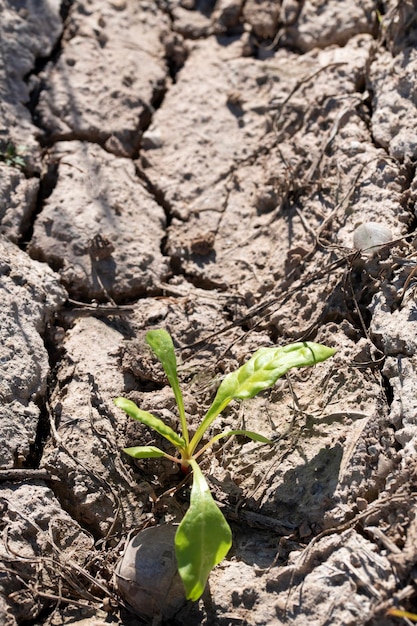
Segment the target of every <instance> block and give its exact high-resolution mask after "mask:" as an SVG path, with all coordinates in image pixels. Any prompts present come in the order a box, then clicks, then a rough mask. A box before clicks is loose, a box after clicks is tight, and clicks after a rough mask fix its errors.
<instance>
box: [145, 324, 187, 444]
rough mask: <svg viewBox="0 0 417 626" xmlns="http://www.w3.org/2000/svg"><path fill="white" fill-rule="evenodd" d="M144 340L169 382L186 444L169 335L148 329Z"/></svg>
mask: <svg viewBox="0 0 417 626" xmlns="http://www.w3.org/2000/svg"><path fill="white" fill-rule="evenodd" d="M146 342H147V343H148V345H149V346H150V347H151V348H152V351H153V352H154V354H155V355H156V356H157V357H158V359H159V360H160V361H161V363H162V367H163V368H164V371H165V374H166V375H167V378H168V381H169V384H170V385H171V387H172V391H173V392H174V396H175V400H176V403H177V406H178V412H179V415H180V421H181V429H182V434H183V437H184V439H185V441H186V443H187V445H188V441H189V437H188V429H187V422H186V419H185V410H184V401H183V399H182V393H181V389H180V386H179V382H178V376H177V359H176V356H175V349H174V344H173V342H172V339H171V335H170V334H169V333H168V332H167V331H166V330H164V329H163V328H159V329H158V330H150V331H148V332H147V333H146Z"/></svg>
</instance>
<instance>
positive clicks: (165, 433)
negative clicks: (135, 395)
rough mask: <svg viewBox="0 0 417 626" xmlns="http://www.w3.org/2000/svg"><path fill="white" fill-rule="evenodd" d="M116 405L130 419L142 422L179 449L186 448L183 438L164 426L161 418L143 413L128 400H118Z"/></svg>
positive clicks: (115, 402)
mask: <svg viewBox="0 0 417 626" xmlns="http://www.w3.org/2000/svg"><path fill="white" fill-rule="evenodd" d="M114 404H115V405H116V406H118V407H119V409H123V411H125V412H126V413H127V414H128V415H130V417H132V418H133V419H134V420H138V422H142V424H145V425H146V426H149V428H152V429H153V430H156V432H157V433H159V434H160V435H162V437H165V439H168V441H170V442H171V443H172V444H173V445H174V446H176V447H177V448H184V447H185V441H184V439H183V438H182V437H180V436H179V435H178V434H177V433H176V432H175V430H172V428H170V426H167V425H166V424H164V422H163V421H162V420H160V419H159V417H155V415H152V413H148V412H147V411H142V410H141V409H139V408H138V407H137V406H136V404H135V403H134V402H132V401H131V400H128V399H127V398H116V400H115V401H114Z"/></svg>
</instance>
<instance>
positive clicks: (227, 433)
mask: <svg viewBox="0 0 417 626" xmlns="http://www.w3.org/2000/svg"><path fill="white" fill-rule="evenodd" d="M231 435H243V436H244V437H249V439H253V440H254V441H259V442H260V443H269V444H272V443H274V442H273V441H271V439H268V438H267V437H264V436H263V435H259V434H258V433H254V432H252V431H251V430H227V431H226V430H225V431H224V432H223V433H219V434H218V435H216V436H215V437H213V438H212V439H210V442H209V444H210V445H211V444H212V443H215V442H216V441H218V440H219V439H223V437H230V436H231Z"/></svg>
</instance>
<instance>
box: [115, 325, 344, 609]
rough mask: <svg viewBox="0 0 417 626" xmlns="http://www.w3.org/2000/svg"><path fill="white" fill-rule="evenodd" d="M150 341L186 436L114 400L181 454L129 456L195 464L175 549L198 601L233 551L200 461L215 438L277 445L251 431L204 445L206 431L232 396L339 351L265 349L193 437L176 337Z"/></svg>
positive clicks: (153, 334)
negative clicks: (241, 437)
mask: <svg viewBox="0 0 417 626" xmlns="http://www.w3.org/2000/svg"><path fill="white" fill-rule="evenodd" d="M146 341H147V343H148V344H149V345H150V347H151V349H152V351H153V352H154V354H155V355H156V356H157V357H158V359H159V360H160V361H161V363H162V366H163V368H164V370H165V373H166V375H167V378H168V381H169V383H170V385H171V387H172V390H173V392H174V396H175V399H176V402H177V406H178V413H179V418H180V425H181V434H180V435H179V434H178V433H176V432H175V431H174V430H173V429H172V428H170V427H169V426H167V425H166V424H164V422H163V421H162V420H160V419H159V418H158V417H155V415H152V414H151V413H148V412H146V411H142V410H141V409H139V408H138V407H137V406H136V404H135V403H134V402H132V401H131V400H127V399H126V398H116V400H115V404H116V406H118V407H120V408H121V409H123V410H124V411H125V412H126V413H127V414H128V415H130V417H132V418H133V419H135V420H138V421H139V422H142V424H146V425H147V426H149V427H150V428H152V429H153V430H155V431H156V432H157V433H159V435H161V436H162V437H164V438H165V439H167V440H168V441H169V442H170V443H171V444H172V445H173V446H174V448H176V449H177V455H176V456H174V455H171V454H168V453H167V452H164V451H163V450H161V449H160V448H158V447H156V446H137V447H133V448H125V452H126V453H127V454H129V455H130V456H132V457H133V458H135V459H149V458H158V457H165V458H167V459H169V460H171V461H173V462H174V463H178V464H179V465H180V466H181V468H182V470H183V472H188V471H189V469H190V468H191V470H192V473H193V483H192V488H191V496H190V506H189V508H188V510H187V513H186V514H185V516H184V518H183V520H182V521H181V523H180V525H179V526H178V530H177V532H176V535H175V552H176V557H177V562H178V571H179V573H180V576H181V578H182V581H183V583H184V587H185V591H186V596H187V599H189V600H198V598H200V596H201V594H202V593H203V591H204V588H205V585H206V582H207V579H208V577H209V575H210V572H211V570H212V569H213V567H215V566H216V565H218V563H220V561H222V560H223V559H224V557H225V556H226V554H227V553H228V551H229V550H230V547H231V545H232V532H231V530H230V527H229V525H228V523H227V522H226V519H225V518H224V515H223V513H222V512H221V511H220V509H219V507H218V506H217V504H216V503H215V501H214V499H213V497H212V495H211V493H210V489H209V486H208V484H207V481H206V479H205V478H204V476H203V473H202V471H201V469H200V467H199V465H198V462H197V461H198V459H199V458H200V457H201V455H202V454H203V453H204V452H206V451H207V450H208V448H210V447H211V446H212V445H213V444H214V443H215V442H216V441H219V440H220V439H222V438H227V437H230V436H231V435H244V436H245V437H248V438H249V439H253V440H254V441H258V442H261V443H265V444H272V443H273V442H272V441H271V440H270V439H267V437H264V436H263V435H259V434H257V433H254V432H251V431H248V430H226V431H224V432H221V433H220V434H218V435H216V436H215V437H212V438H211V439H210V441H208V443H205V444H204V445H201V447H199V446H200V443H201V441H202V439H203V437H204V435H205V433H206V431H207V430H208V429H209V427H210V426H211V424H212V423H213V420H215V419H216V417H217V416H218V415H219V414H220V413H221V412H222V411H223V410H224V409H225V408H226V407H227V405H228V404H229V402H231V401H232V400H234V399H237V400H246V399H248V398H253V397H254V396H256V395H257V394H258V393H259V392H261V391H263V390H264V389H268V388H269V387H272V385H274V384H275V382H276V381H277V380H278V378H280V377H281V376H283V375H284V374H286V373H287V372H288V370H290V369H291V368H292V367H305V366H309V365H315V364H316V363H319V362H320V361H324V360H326V359H328V358H329V357H330V356H332V355H333V354H334V353H335V350H334V349H332V348H327V347H326V346H323V345H321V344H318V343H312V342H309V341H305V342H299V343H293V344H290V345H288V346H283V347H273V348H260V349H259V350H257V351H256V352H255V354H254V355H253V356H252V358H250V359H249V361H247V362H246V363H245V364H244V365H242V367H239V369H238V370H236V371H235V372H231V373H230V374H228V375H227V376H226V377H225V378H224V379H223V381H222V383H221V384H220V386H219V388H218V390H217V393H216V396H215V398H214V400H213V402H212V404H211V406H210V408H209V410H208V411H207V413H206V415H205V417H204V418H203V420H202V422H201V424H200V426H199V427H198V428H197V430H196V432H195V433H194V435H193V436H192V437H190V434H189V431H188V427H187V421H186V416H185V410H184V403H183V398H182V393H181V389H180V386H179V382H178V376H177V361H176V357H175V350H174V344H173V342H172V339H171V336H170V335H169V333H167V331H165V330H163V329H160V330H151V331H149V332H148V333H147V334H146Z"/></svg>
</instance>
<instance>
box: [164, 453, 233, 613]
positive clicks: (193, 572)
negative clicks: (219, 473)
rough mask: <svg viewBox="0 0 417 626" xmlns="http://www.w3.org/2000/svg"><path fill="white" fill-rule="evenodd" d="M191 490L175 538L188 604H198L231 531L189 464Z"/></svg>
mask: <svg viewBox="0 0 417 626" xmlns="http://www.w3.org/2000/svg"><path fill="white" fill-rule="evenodd" d="M190 465H191V466H192V468H193V486H192V488H191V498H190V507H189V509H188V511H187V513H186V514H185V516H184V518H183V520H182V522H181V524H180V525H179V527H178V530H177V532H176V535H175V552H176V555H177V562H178V571H179V573H180V576H181V579H182V581H183V583H184V587H185V591H186V596H187V599H188V600H194V601H195V600H198V599H199V598H200V596H201V594H202V593H203V591H204V587H205V586H206V582H207V579H208V577H209V575H210V572H211V570H212V569H213V567H215V566H216V565H217V564H218V563H220V561H222V560H223V559H224V557H225V556H226V554H227V553H228V552H229V550H230V548H231V545H232V531H231V530H230V527H229V524H228V523H227V522H226V520H225V518H224V516H223V514H222V512H221V511H220V509H219V508H218V506H217V505H216V503H215V502H214V500H213V497H212V495H211V493H210V489H209V487H208V485H207V482H206V479H205V478H204V476H203V474H202V473H201V470H200V468H199V466H198V464H197V463H196V461H194V460H191V461H190Z"/></svg>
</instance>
